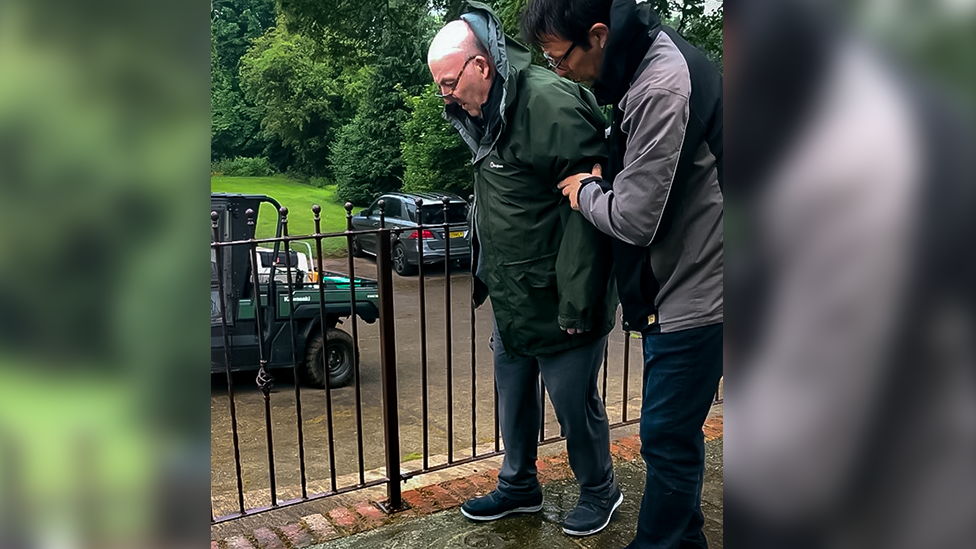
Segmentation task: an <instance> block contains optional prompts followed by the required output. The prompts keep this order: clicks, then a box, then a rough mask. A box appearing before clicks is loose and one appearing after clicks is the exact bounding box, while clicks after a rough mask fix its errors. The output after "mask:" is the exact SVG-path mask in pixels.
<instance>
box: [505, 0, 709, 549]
mask: <svg viewBox="0 0 976 549" xmlns="http://www.w3.org/2000/svg"><path fill="white" fill-rule="evenodd" d="M523 34H524V35H525V36H526V37H527V39H528V40H529V41H531V42H532V43H534V44H537V45H539V46H540V47H541V48H542V50H543V52H544V54H545V55H546V57H547V59H550V60H551V64H552V66H553V68H554V69H555V70H556V71H557V72H558V73H559V74H561V75H565V76H567V77H569V78H571V79H573V80H576V81H578V82H587V83H590V84H592V86H593V91H594V93H595V94H596V98H597V100H598V101H600V102H601V103H603V104H611V105H613V107H614V108H613V120H612V124H611V128H610V134H609V136H610V143H609V145H610V163H609V164H603V166H604V167H607V168H608V170H607V174H606V175H607V179H606V180H604V179H603V178H602V177H601V176H602V175H603V174H602V171H601V170H600V169H599V168H596V169H594V170H593V173H585V174H581V175H578V176H571V177H569V178H567V179H566V180H563V181H562V182H561V183H560V188H561V189H562V190H563V193H564V194H565V195H566V196H567V197H569V198H570V200H572V203H573V207H574V208H576V209H579V211H580V212H582V214H583V216H584V217H586V219H588V220H589V221H590V222H591V223H593V224H594V225H595V226H596V227H598V228H599V229H600V230H601V231H603V232H605V233H607V234H608V235H611V236H613V237H614V241H613V247H614V262H615V265H616V273H617V284H618V286H619V288H620V296H621V302H622V303H623V309H624V328H625V329H627V330H630V331H635V332H638V331H639V332H641V334H642V335H643V338H644V394H643V406H642V409H641V424H640V435H641V454H642V455H643V457H644V460H645V462H646V463H647V479H646V483H645V489H644V498H643V501H642V502H641V511H640V519H639V522H638V526H637V536H636V538H635V539H634V541H633V542H632V543H631V545H630V547H641V548H648V547H653V548H661V549H663V548H678V547H682V548H685V547H707V542H706V540H705V536H704V535H703V534H702V525H703V523H704V521H703V517H702V512H701V488H702V475H703V471H704V464H705V448H704V440H703V437H702V431H701V428H702V424H703V423H704V421H705V418H706V417H707V415H708V410H709V406H710V404H711V400H712V395H713V394H714V393H715V389H716V387H717V385H718V381H719V378H720V377H721V375H722V323H723V293H722V270H723V267H722V265H723V255H722V238H723V237H722V218H723V205H722V204H723V197H722V189H721V177H722V150H723V146H722V81H721V76H720V75H719V73H718V70H717V69H716V68H715V67H714V66H713V65H712V64H711V63H710V62H709V61H708V60H707V59H706V58H705V57H704V56H703V55H702V54H701V53H700V52H698V51H697V50H695V48H694V47H692V46H691V45H689V44H688V43H687V42H685V41H684V40H683V39H682V38H681V37H680V36H678V34H677V33H676V32H674V31H673V30H672V29H668V28H666V27H664V26H662V25H661V22H660V19H659V18H658V15H657V14H656V13H655V12H654V10H653V9H651V8H650V6H649V5H648V4H647V3H646V2H645V3H636V2H634V0H532V1H531V2H530V3H529V6H528V7H527V9H526V12H525V15H524V19H523ZM587 171H589V170H587ZM608 182H610V184H608Z"/></svg>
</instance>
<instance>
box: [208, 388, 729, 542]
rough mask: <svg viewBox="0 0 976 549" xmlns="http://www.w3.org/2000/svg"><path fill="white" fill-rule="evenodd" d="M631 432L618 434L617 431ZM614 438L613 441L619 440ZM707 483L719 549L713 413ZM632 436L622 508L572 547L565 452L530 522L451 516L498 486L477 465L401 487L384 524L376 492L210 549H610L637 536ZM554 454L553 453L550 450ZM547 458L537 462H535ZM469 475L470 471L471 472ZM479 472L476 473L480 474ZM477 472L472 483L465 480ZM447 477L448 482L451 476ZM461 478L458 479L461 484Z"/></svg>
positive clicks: (306, 510)
mask: <svg viewBox="0 0 976 549" xmlns="http://www.w3.org/2000/svg"><path fill="white" fill-rule="evenodd" d="M626 429H630V430H633V427H626V428H623V429H622V430H626ZM620 431H621V430H617V431H615V433H616V434H618V435H619V434H620ZM705 437H706V441H707V442H706V455H707V463H706V473H705V485H704V489H703V493H702V501H703V505H702V508H703V511H704V514H705V518H706V523H705V535H706V536H707V538H708V542H709V547H711V548H712V549H716V548H717V549H721V548H722V546H723V532H722V529H723V464H722V460H723V454H722V406H721V405H719V406H716V407H714V408H713V410H712V415H711V417H710V418H709V421H708V423H706V427H705ZM639 446H640V443H639V440H638V438H637V435H635V434H629V435H627V436H625V437H623V438H617V439H615V440H614V442H613V443H612V453H613V456H614V468H615V471H616V474H617V478H618V482H619V484H620V486H621V491H622V492H623V494H624V503H623V505H621V507H620V509H619V510H618V511H617V513H616V514H615V518H614V520H613V521H612V522H611V523H610V526H608V527H607V529H606V530H605V531H603V532H601V533H600V534H598V535H595V536H590V537H586V538H572V537H569V536H566V535H564V534H563V533H562V530H561V527H560V521H561V520H562V518H563V517H564V516H565V515H566V513H568V512H569V511H570V510H571V509H572V507H573V505H575V502H576V497H577V495H578V494H579V488H578V486H577V484H576V482H575V481H574V480H573V479H572V473H571V471H570V470H569V465H568V463H567V461H566V454H565V452H564V451H555V452H554V453H550V454H549V455H546V456H545V457H542V459H541V460H540V462H539V471H540V480H541V481H542V482H543V493H544V496H545V504H544V508H543V510H542V512H540V513H537V514H534V515H525V516H518V517H508V518H506V519H503V520H500V521H495V522H492V523H487V524H486V523H475V522H472V521H469V520H467V519H465V518H464V517H463V516H461V514H460V513H459V512H458V511H457V506H459V505H460V504H461V502H462V501H464V500H465V499H467V498H469V497H472V496H474V495H480V494H484V493H487V491H490V490H491V489H492V488H493V487H494V483H495V479H496V478H497V473H498V471H497V468H491V467H492V466H493V465H495V466H497V463H498V462H497V460H496V461H491V460H489V461H485V462H480V463H479V464H478V465H475V466H465V468H459V469H457V470H448V471H445V472H442V473H439V475H442V477H441V478H448V480H441V481H435V483H433V484H426V485H417V483H416V482H415V481H416V479H415V480H414V481H411V483H413V484H411V483H408V488H409V489H408V490H407V491H406V492H404V500H405V501H407V502H408V503H409V504H410V505H411V508H410V509H409V510H406V511H402V512H399V513H395V514H393V515H392V516H389V515H386V514H384V513H383V512H382V511H381V510H380V508H379V507H378V506H377V505H376V503H375V502H376V500H382V499H383V495H382V494H383V492H382V491H373V492H372V497H370V496H366V495H365V494H364V493H362V492H360V493H357V494H346V495H344V496H337V497H335V498H328V499H327V500H322V501H319V502H312V503H308V504H303V506H299V507H302V509H295V508H293V509H291V510H290V511H288V512H289V513H292V517H293V519H292V520H287V521H286V518H285V515H282V514H277V515H276V514H275V513H280V512H279V511H275V512H272V513H267V514H262V515H257V516H254V517H248V518H246V519H242V520H240V521H233V522H232V523H227V524H222V525H218V526H215V527H212V528H211V537H212V538H213V539H212V541H211V549H272V548H274V549H279V548H281V549H285V548H286V547H290V548H292V549H305V548H312V549H352V548H357V549H360V548H363V549H371V548H376V549H379V548H383V549H412V548H418V549H420V548H423V549H427V548H433V549H451V548H466V547H479V548H492V549H494V548H513V549H515V548H518V549H536V548H538V549H562V548H567V549H568V548H573V549H578V548H580V547H586V548H599V549H602V548H617V547H623V546H624V545H626V544H627V543H628V542H629V541H630V539H631V538H632V537H633V534H634V531H635V530H636V524H637V515H638V512H639V509H640V498H641V494H642V492H643V489H644V471H645V468H644V464H643V461H642V460H641V458H640V455H639ZM556 450H558V449H556ZM540 454H545V452H540ZM472 467H474V469H472ZM478 468H480V469H478ZM472 470H475V471H476V472H475V473H473V474H467V473H470V471H472ZM452 475H456V476H453V477H452ZM465 475H466V476H465Z"/></svg>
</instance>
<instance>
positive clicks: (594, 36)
mask: <svg viewBox="0 0 976 549" xmlns="http://www.w3.org/2000/svg"><path fill="white" fill-rule="evenodd" d="M609 36H610V29H608V28H607V26H606V25H604V24H603V23H597V24H595V25H593V26H592V27H590V47H594V48H595V47H598V46H599V48H600V49H601V50H602V49H606V47H607V38H609Z"/></svg>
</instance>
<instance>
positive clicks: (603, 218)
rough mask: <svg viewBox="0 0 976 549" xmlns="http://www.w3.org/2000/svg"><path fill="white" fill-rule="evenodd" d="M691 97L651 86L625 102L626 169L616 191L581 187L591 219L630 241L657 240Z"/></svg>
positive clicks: (582, 200) (615, 180)
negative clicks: (651, 87)
mask: <svg viewBox="0 0 976 549" xmlns="http://www.w3.org/2000/svg"><path fill="white" fill-rule="evenodd" d="M688 116H689V103H688V97H685V96H683V95H680V94H677V93H674V92H671V91H668V90H662V89H650V90H646V91H645V92H644V93H642V94H640V95H638V96H637V97H634V98H633V99H631V100H630V101H629V102H628V104H627V105H626V106H624V116H623V120H622V122H621V124H620V129H621V131H622V132H623V133H624V134H626V135H627V147H626V151H625V153H624V159H623V169H622V170H621V171H620V173H618V174H616V176H615V177H614V178H613V189H612V190H610V191H607V192H604V191H603V190H602V189H601V188H600V186H599V185H585V186H584V187H582V188H581V189H580V193H579V204H580V211H581V212H582V213H583V216H584V217H586V219H588V220H589V221H590V222H591V223H593V224H594V225H596V226H597V227H599V229H600V230H601V231H603V232H605V233H607V234H609V235H612V236H614V237H616V238H618V239H620V240H622V241H624V242H626V243H628V244H633V245H635V246H647V245H648V244H650V243H651V242H652V241H653V240H654V235H655V234H656V233H657V229H658V225H659V224H660V222H661V216H662V215H663V214H664V206H665V204H667V201H668V196H669V195H670V193H671V185H672V183H673V181H674V174H675V171H676V170H677V167H678V157H679V156H680V155H681V145H682V143H683V142H684V138H685V130H686V129H687V127H688Z"/></svg>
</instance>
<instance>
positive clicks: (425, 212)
mask: <svg viewBox="0 0 976 549" xmlns="http://www.w3.org/2000/svg"><path fill="white" fill-rule="evenodd" d="M420 211H421V216H422V217H423V220H422V223H423V224H424V225H436V224H439V223H444V206H443V205H441V204H427V205H424V206H423V207H421V209H420ZM447 222H448V223H467V222H468V204H467V203H465V202H451V203H450V204H448V205H447Z"/></svg>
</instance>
